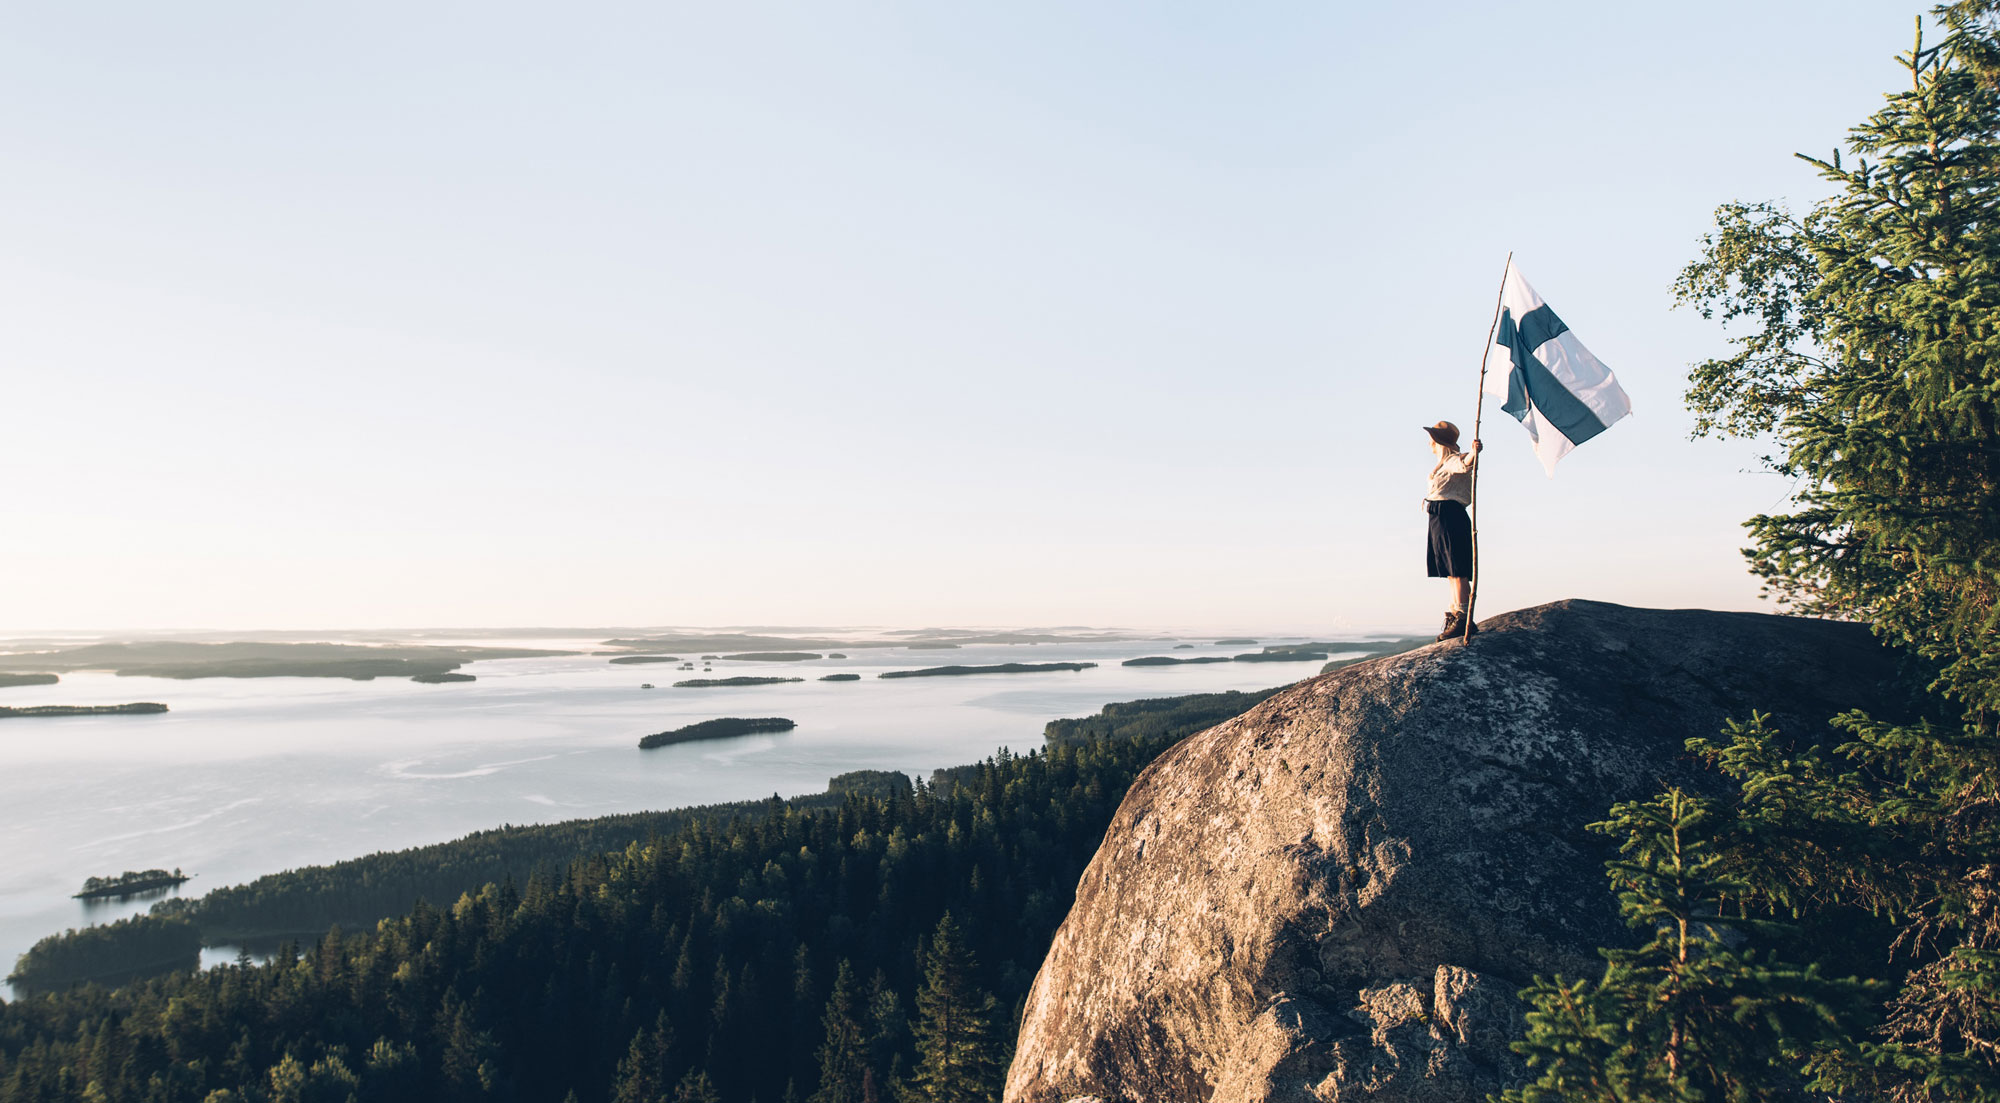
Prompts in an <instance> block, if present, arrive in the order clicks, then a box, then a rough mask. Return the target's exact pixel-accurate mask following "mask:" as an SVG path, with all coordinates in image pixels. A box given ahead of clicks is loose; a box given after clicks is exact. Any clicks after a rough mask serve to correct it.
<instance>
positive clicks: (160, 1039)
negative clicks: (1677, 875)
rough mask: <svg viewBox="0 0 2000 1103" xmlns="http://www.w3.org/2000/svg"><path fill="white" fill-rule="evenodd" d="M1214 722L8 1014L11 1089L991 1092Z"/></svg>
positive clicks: (410, 1096) (170, 1092) (745, 823)
mask: <svg viewBox="0 0 2000 1103" xmlns="http://www.w3.org/2000/svg"><path fill="white" fill-rule="evenodd" d="M1257 696H1260V695H1243V696H1242V698H1241V700H1242V703H1243V707H1244V708H1247V707H1249V705H1250V704H1251V703H1253V701H1254V700H1255V699H1256V697H1257ZM1151 711H1152V714H1153V715H1154V716H1156V717H1162V718H1166V719H1169V720H1170V719H1171V717H1172V715H1173V710H1172V709H1167V710H1165V711H1164V713H1163V712H1162V711H1161V710H1158V709H1155V710H1151ZM1214 715H1215V711H1214V708H1213V703H1212V702H1203V703H1202V704H1201V707H1197V708H1192V709H1190V710H1188V712H1187V714H1186V717H1185V718H1184V723H1182V724H1180V725H1174V724H1172V723H1171V722H1169V723H1167V724H1164V725H1161V726H1162V727H1163V728H1164V729H1165V730H1162V731H1159V732H1158V733H1157V734H1153V735H1151V736H1148V737H1145V738H1140V739H1125V738H1116V737H1113V738H1106V739H1098V740H1094V741H1089V742H1083V743H1081V744H1078V745H1059V746H1052V747H1050V748H1049V749H1047V750H1045V751H1041V752H1037V753H1034V754H1029V755H1023V756H1017V755H1011V754H1007V753H1005V752H1002V753H1001V754H999V755H997V756H995V757H994V758H992V759H989V760H987V761H986V762H983V763H980V764H978V765H976V766H973V767H962V768H959V769H958V770H955V771H953V772H952V781H953V784H951V785H950V786H949V787H947V788H940V789H932V788H931V787H929V786H927V785H918V786H915V787H914V788H913V789H911V790H910V791H908V792H903V791H900V790H893V789H892V790H891V791H890V795H887V796H878V795H864V794H861V793H851V794H848V795H847V796H845V797H844V798H842V799H841V802H840V803H839V805H838V806H837V807H830V808H820V809H812V808H797V807H791V806H780V805H773V806H771V809H770V810H769V811H767V812H765V813H763V814H754V813H752V814H746V813H742V812H738V813H736V814H733V815H731V816H730V817H729V818H727V819H726V820H725V819H721V818H718V817H715V816H692V817H689V819H688V820H687V822H685V823H683V824H681V825H679V826H678V827H676V828H674V829H673V830H671V831H669V832H666V833H661V834H655V835H653V836H652V837H650V838H648V839H646V840H645V841H643V842H633V843H631V844H630V845H628V846H626V847H625V848H624V849H623V850H622V851H614V852H611V853H607V854H602V855H598V856H593V857H590V858H588V859H584V860H579V861H575V862H572V863H569V864H568V865H566V866H564V867H560V868H552V867H549V866H546V865H545V866H543V867H542V868H541V869H540V870H539V871H538V872H535V873H533V874H531V875H529V876H528V877H527V878H525V879H524V880H520V881H515V880H512V879H509V880H503V881H502V882H501V883H499V884H489V885H487V886H486V887H485V888H484V889H483V890H481V891H479V892H477V893H468V894H466V895H464V896H461V897H459V898H458V899H457V900H456V901H455V902H452V903H450V904H448V905H442V906H432V905H429V904H424V903H419V904H418V905H417V906H416V907H415V908H414V909H413V910H411V911H409V912H408V913H407V914H403V915H400V916H398V917H397V918H393V919H388V920H384V921H382V922H381V923H380V924H378V925H376V926H375V927H373V928H372V929H363V930H357V931H339V930H335V931H332V932H330V933H328V934H326V935H325V936H324V937H321V938H318V939H317V940H313V941H310V942H308V943H306V944H304V945H303V946H302V947H297V948H295V947H293V946H289V945H288V946H286V947H285V948H284V949H283V950H281V952H280V953H279V954H278V955H277V957H276V958H275V959H274V960H273V961H272V962H271V963H269V964H265V965H257V964H248V963H243V964H237V965H233V966H225V967H222V968H218V969H212V970H208V971H205V972H177V973H173V974H171V975H168V976H164V977H157V978H154V979H152V980H149V981H145V982H143V983H138V984H133V985H129V986H127V987H124V988H120V989H115V990H106V989H103V988H98V987H95V986H91V987H85V988H80V989H72V990H69V991H66V992H61V993H54V994H47V995H40V996H35V997H32V998H28V999H23V1000H20V1001H18V1002H15V1003H12V1004H7V1005H4V1006H0V1100H4V1101H9V1103H11V1101H16V1100H68V1099H110V1100H128V1099H129V1100H140V1099H144V1100H162V1101H180V1100H187V1101H197V1103H199V1101H207V1103H225V1101H230V1100H271V1101H273V1103H278V1101H285V1103H290V1101H294V1100H297V1101H310V1100H322V1099H325V1100H334V1101H340V1100H346V1099H348V1098H350V1097H352V1098H354V1099H357V1100H375V1099H380V1100H429V1099H453V1100H468V1099H509V1100H513V1099H518V1100H548V1101H550V1103H556V1101H559V1100H563V1099H566V1098H574V1099H576V1100H578V1101H579V1103H583V1101H589V1100H616V1101H619V1103H636V1101H640V1100H651V1099H674V1100H677V1101H682V1100H684V1101H689V1103H693V1101H700V1100H716V1101H726V1103H737V1101H743V1103H749V1101H751V1100H763V1101H765V1103H783V1101H787V1100H805V1099H808V1098H811V1099H814V1100H816V1101H819V1103H849V1101H854V1103H860V1101H864V1100H878V1099H889V1098H892V1097H894V1096H892V1095H891V1092H892V1091H896V1090H898V1089H900V1091H901V1092H902V1093H903V1094H904V1095H907V1096H908V1097H909V1098H912V1099H943V1098H965V1096H964V1095H963V1094H962V1093H963V1092H964V1091H965V1090H967V1089H968V1087H970V1088H972V1089H974V1090H978V1091H982V1092H984V1091H988V1090H992V1089H997V1086H998V1080H999V1075H1000V1073H1001V1071H1002V1070H1003V1069H1004V1067H1005V1061H1006V1058H1007V1054H1006V1053H1005V1052H1004V1050H1005V1047H1007V1046H1008V1045H1010V1044H1011V1039H1012V1036H1013V1027H1014V1024H1015V1022H1016V1021H1017V1020H1018V1017H1019V1013H1020V1001H1021V999H1022V998H1023V996H1024V995H1025V994H1026V991H1027V988H1028V985H1029V983H1030V982H1031V981H1032V979H1033V976H1034V972H1035V969H1036V968H1037V966H1038V964H1039V963H1040V960H1041V958H1042V955H1043V954H1044V952H1045V951H1046V949H1047V947H1048V943H1049V939H1050V937H1051V936H1052V934H1053V933H1054V930H1055V927H1056V925H1057V924H1058V923H1059V922H1060V921H1061V919H1062V917H1063V915H1064V914H1065V912H1066V911H1067V909H1068V906H1069V903H1070V900H1071V898H1072V895H1073V893H1074V890H1075V886H1076V880H1077V877H1078V876H1079V874H1080V872H1081V870H1082V868H1083V866H1084V864H1085V863H1086V862H1087V861H1088V860H1089V858H1090V856H1091V854H1092V853H1093V852H1094V850H1095V849H1096V847H1097V844H1098V842H1099V840H1100V839H1101V837H1102V835H1103V832H1104V828H1105V825H1106V824H1107V823H1108V822H1109V819H1110V816H1111V813H1112V811H1113V810H1114V809H1115V808H1116V807H1117V804H1118V801H1119V800H1120V799H1121V797H1122V796H1123V794H1124V791H1125V788H1126V787H1127V786H1128V785H1129V784H1130V782H1131V780H1132V778H1133V777H1134V776H1135V775H1136V774H1137V773H1138V771H1139V770H1140V769H1142V768H1143V767H1144V766H1145V764H1146V763H1148V762H1149V761H1151V760H1152V759H1153V758H1154V757H1155V756H1156V755H1158V754H1159V752H1160V751H1162V750H1163V749H1165V748H1166V747H1167V746H1169V745H1171V744H1172V743H1173V742H1174V741H1175V740H1177V739H1178V738H1180V737H1181V736H1183V735H1186V734H1188V732H1190V731H1192V730H1196V729H1197V728H1198V727H1202V726H1206V725H1207V724H1208V723H1211V722H1213V720H1212V718H1213V716H1214ZM1149 726H1150V725H1149ZM453 845H457V844H453ZM381 857H384V858H386V857H388V856H381ZM293 876H294V877H296V876H297V875H293ZM285 885H290V886H291V887H294V888H301V887H308V886H309V885H310V882H309V881H305V880H300V881H296V882H275V883H274V884H273V885H272V886H270V887H271V890H272V891H271V892H270V894H269V898H270V900H271V901H273V906H274V907H278V906H280V905H281V904H282V902H283V901H284V900H285V899H286V898H287V893H286V892H284V891H281V889H282V888H283V887H284V886H285ZM307 895H311V894H310V892H308V893H307ZM947 914H949V915H950V917H951V921H949V922H947V921H946V916H947ZM843 977H844V978H846V979H845V981H843V980H842V978H843Z"/></svg>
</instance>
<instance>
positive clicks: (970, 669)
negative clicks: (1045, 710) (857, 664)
mask: <svg viewBox="0 0 2000 1103" xmlns="http://www.w3.org/2000/svg"><path fill="white" fill-rule="evenodd" d="M1321 658H1325V656H1323V655H1322V656H1321ZM1096 665H1097V664H1096V663H999V664H996V665H994V666H927V667H924V668H923V669H921V670H886V671H883V672H882V673H880V674H877V675H875V676H876V677H877V678H940V677H952V676H956V675H960V674H1040V673H1043V672H1046V671H1051V670H1089V669H1090V668H1092V667H1094V666H1096Z"/></svg>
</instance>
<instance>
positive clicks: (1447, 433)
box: [1424, 421, 1458, 448]
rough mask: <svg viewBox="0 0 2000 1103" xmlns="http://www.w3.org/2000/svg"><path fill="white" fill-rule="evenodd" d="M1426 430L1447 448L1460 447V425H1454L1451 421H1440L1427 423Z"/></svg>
mask: <svg viewBox="0 0 2000 1103" xmlns="http://www.w3.org/2000/svg"><path fill="white" fill-rule="evenodd" d="M1424 432H1426V433H1429V434H1430V435H1431V439H1432V440H1434V441H1437V442H1438V443H1439V444H1442V445H1444V446H1445V447H1446V448H1457V447H1458V426H1456V425H1453V424H1452V423H1451V422H1449V421H1440V422H1438V423H1437V424H1436V425H1426V426H1424Z"/></svg>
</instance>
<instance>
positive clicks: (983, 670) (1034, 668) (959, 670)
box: [876, 663, 1097, 678]
mask: <svg viewBox="0 0 2000 1103" xmlns="http://www.w3.org/2000/svg"><path fill="white" fill-rule="evenodd" d="M1096 665H1097V664H1096V663H998V664H996V665H994V666H927V667H925V668H923V669H922V670H890V671H885V672H883V673H881V674H877V675H876V677H877V678H939V677H950V676H954V675H959V674H1040V673H1043V672H1044V671H1051V670H1089V669H1090V668H1091V667H1094V666H1096Z"/></svg>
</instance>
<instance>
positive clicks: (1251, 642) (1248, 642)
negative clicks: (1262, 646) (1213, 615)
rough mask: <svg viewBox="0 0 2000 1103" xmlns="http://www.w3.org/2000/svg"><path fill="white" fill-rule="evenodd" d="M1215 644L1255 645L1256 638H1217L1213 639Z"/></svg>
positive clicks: (1225, 645) (1221, 645)
mask: <svg viewBox="0 0 2000 1103" xmlns="http://www.w3.org/2000/svg"><path fill="white" fill-rule="evenodd" d="M1215 646H1217V647H1255V646H1257V641H1256V640H1245V639H1227V640H1217V641H1215Z"/></svg>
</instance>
